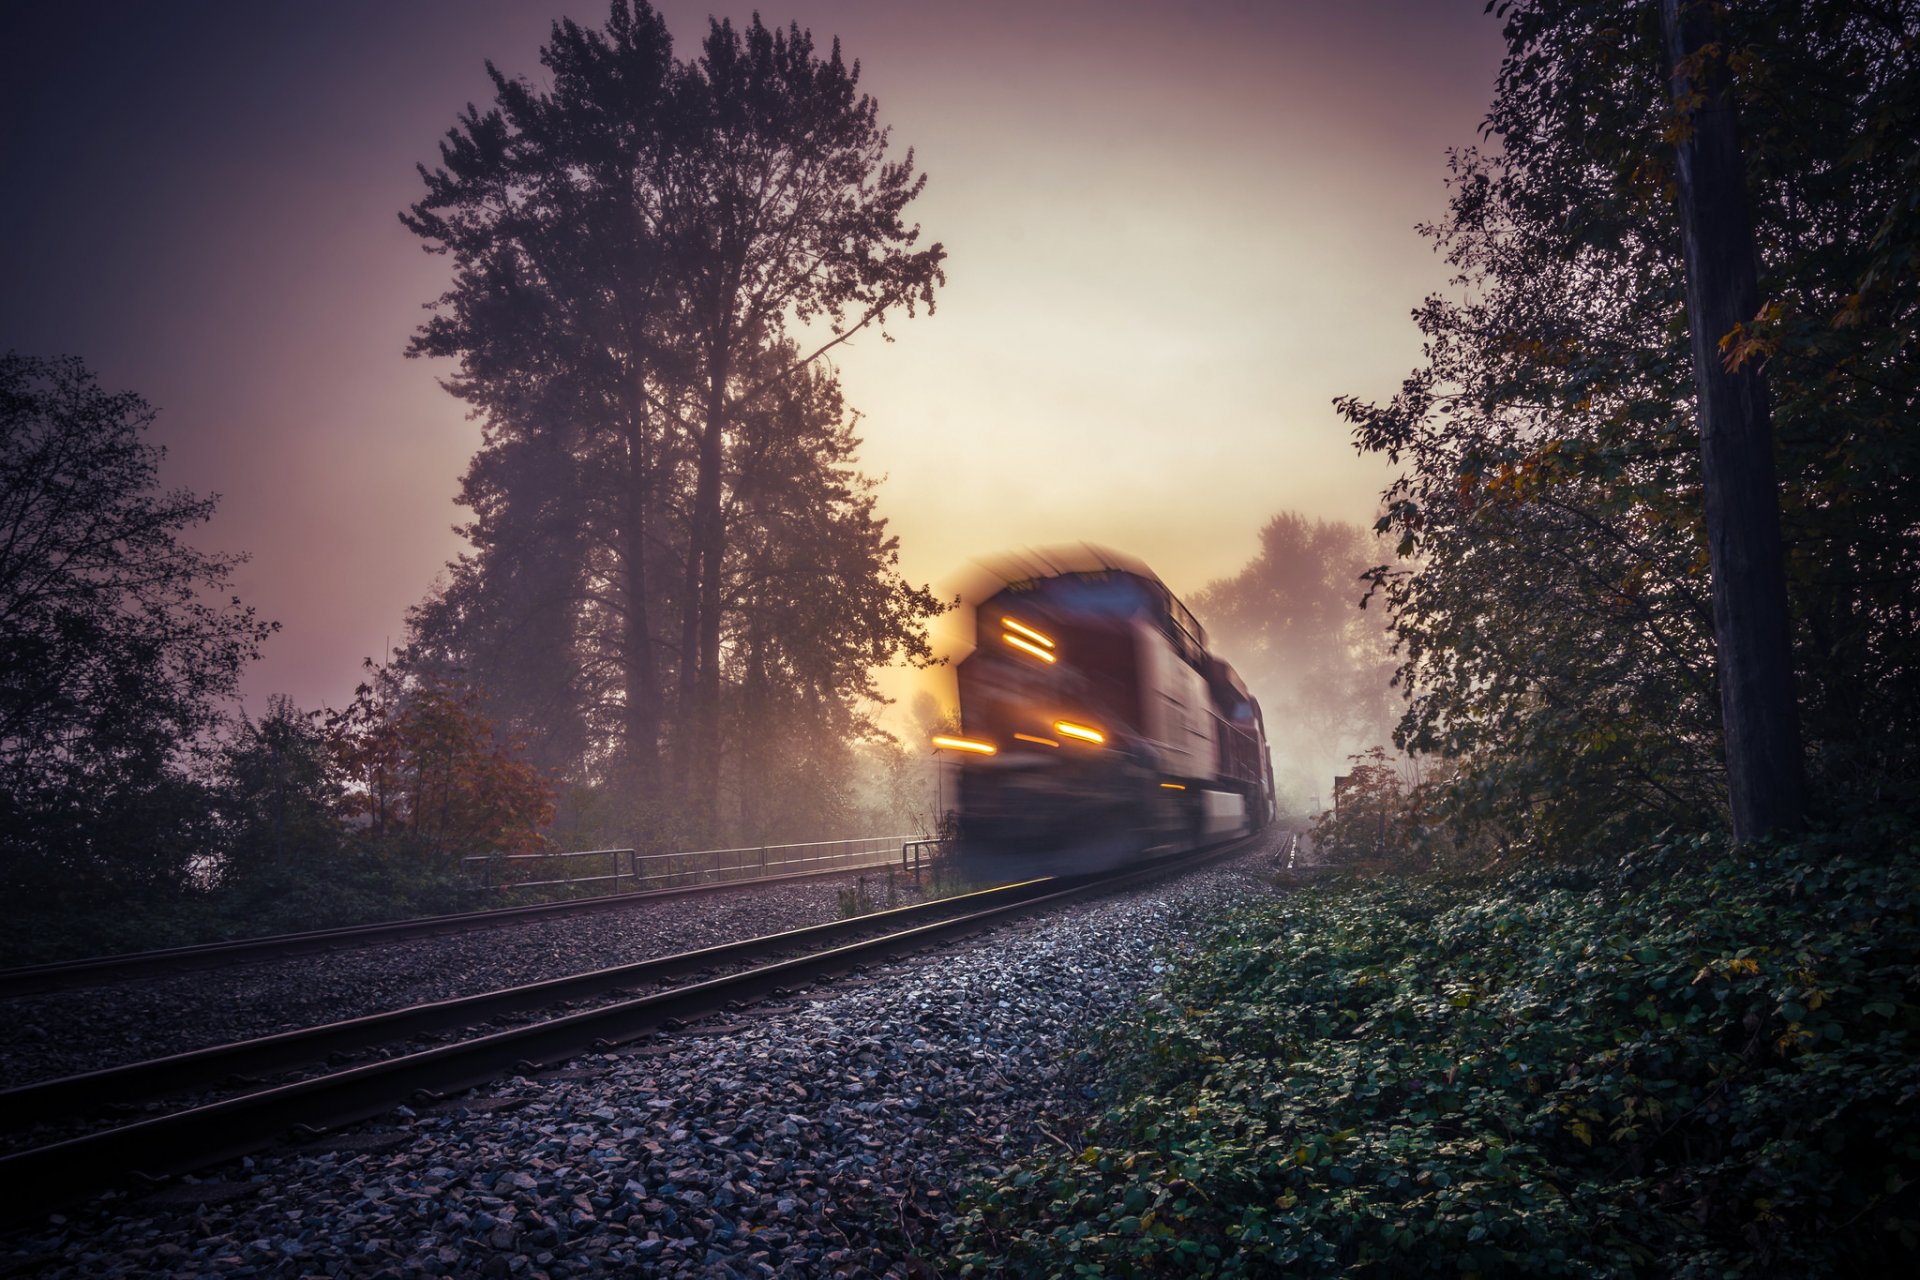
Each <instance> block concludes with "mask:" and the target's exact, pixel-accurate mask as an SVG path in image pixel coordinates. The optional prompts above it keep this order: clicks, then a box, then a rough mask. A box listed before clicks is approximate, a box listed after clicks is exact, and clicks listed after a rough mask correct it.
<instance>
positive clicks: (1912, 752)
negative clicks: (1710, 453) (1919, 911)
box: [1341, 0, 1920, 847]
mask: <svg viewBox="0 0 1920 1280" xmlns="http://www.w3.org/2000/svg"><path fill="white" fill-rule="evenodd" d="M1503 13H1504V16H1505V25H1504V32H1505V36H1506V40H1507V45H1508V56H1507V58H1506V61H1505V62H1504V64H1503V66H1502V70H1501V74H1500V81H1499V87H1498V92H1497V95H1496V97H1495V99H1494V102H1493V106H1492V109H1491V111H1490V113H1489V117H1488V127H1489V131H1490V133H1491V134H1492V135H1493V136H1494V137H1495V138H1496V139H1497V140H1498V142H1499V149H1498V152H1497V154H1493V155H1482V154H1479V153H1476V152H1467V153H1463V154H1461V155H1458V156H1456V157H1455V160H1454V166H1453V181H1452V198H1451V201H1450V207H1449V210H1448V214H1447V217H1446V218H1445V219H1444V220H1442V221H1441V222H1440V223H1439V224H1438V225H1436V226H1435V227H1433V228H1430V229H1429V231H1430V234H1432V235H1433V236H1434V237H1435V239H1436V240H1437V242H1438V244H1439V245H1440V247H1441V248H1442V249H1443V250H1444V251H1445V252H1446V254H1447V255H1448V259H1449V261H1450V262H1451V263H1452V264H1453V265H1454V266H1455V267H1456V268H1457V270H1458V273H1459V283H1460V286H1461V287H1460V288H1458V289H1457V290H1455V291H1452V292H1450V293H1448V294H1445V295H1441V296H1437V297H1434V298H1430V299H1428V300H1427V302H1426V303H1425V304H1424V305H1423V306H1422V308H1421V309H1420V310H1419V311H1418V312H1417V320H1418V323H1419V325H1420V327H1421V329H1422V332H1423V333H1424V334H1425V336H1426V338H1427V340H1428V359H1427V361H1426V363H1425V364H1424V365H1423V366H1422V367H1421V368H1419V369H1417V370H1416V371H1415V373H1414V374H1413V376H1412V377H1411V378H1410V379H1409V380H1408V381H1407V383H1406V384H1405V386H1404V387H1403V389H1402V391H1401V393H1400V394H1399V395H1398V396H1396V397H1395V398H1394V399H1393V400H1392V401H1391V402H1389V403H1387V404H1384V405H1369V404H1363V403H1360V402H1358V401H1354V400H1345V401H1342V402H1341V407H1342V409H1343V410H1344V412H1345V413H1346V414H1347V415H1348V416H1349V418H1350V419H1351V420H1352V421H1353V423H1354V425H1355V436H1356V440H1357V442H1358V443H1359V444H1360V445H1361V447H1362V448H1364V449H1368V450H1373V451H1377V452H1380V453H1383V454H1385V455H1386V456H1387V457H1388V459H1389V460H1390V461H1392V462H1394V463H1396V464H1398V465H1399V466H1400V467H1401V469H1402V474H1401V477H1400V478H1399V480H1398V481H1397V482H1396V483H1395V484H1394V486H1393V487H1392V488H1391V489H1390V490H1389V492H1388V493H1387V495H1386V514H1385V518H1384V520H1383V521H1382V526H1383V528H1385V529H1388V530H1390V531H1392V532H1393V533H1394V534H1396V535H1397V536H1398V538H1399V542H1400V546H1401V549H1402V551H1403V552H1404V553H1405V554H1407V555H1409V556H1411V557H1413V567H1412V568H1411V569H1409V570H1406V571H1400V570H1388V569H1384V568H1383V569H1382V570H1380V571H1379V572H1378V574H1377V575H1376V578H1377V582H1378V584H1379V586H1380V588H1381V589H1382V590H1383V592H1384V594H1385V599H1386V602H1387V604H1388V606H1389V609H1390V611H1391V613H1392V616H1393V618H1394V623H1395V628H1396V631H1397V633H1398V636H1399V639H1400V641H1401V643H1402V656H1403V672H1402V674H1403V679H1404V681H1405V682H1406V683H1407V684H1408V686H1409V689H1410V692H1411V694H1412V701H1411V703H1410V705H1409V714H1408V716H1407V718H1406V719H1405V720H1404V721H1403V724H1402V726H1401V730H1400V736H1401V738H1402V740H1403V741H1404V742H1405V743H1406V744H1407V745H1409V746H1411V747H1414V748H1417V749H1420V750H1426V751H1436V752H1441V753H1444V754H1448V755H1451V756H1454V757H1456V758H1458V759H1459V760H1460V761H1461V764H1462V767H1461V769H1460V770H1459V771H1458V772H1457V773H1455V774H1454V775H1453V776H1454V777H1455V779H1456V782H1455V784H1454V786H1453V794H1454V797H1455V799H1456V801H1457V802H1458V803H1459V805H1460V806H1461V811H1462V812H1464V813H1469V814H1471V815H1474V816H1478V817H1482V818H1488V819H1494V820H1499V821H1502V822H1508V823H1512V824H1515V825H1524V826H1526V827H1527V828H1528V829H1529V830H1530V831H1534V832H1540V833H1544V834H1545V835H1546V837H1547V839H1548V840H1549V842H1558V843H1560V844H1562V845H1563V846H1566V847H1578V846H1582V845H1589V844H1593V843H1597V842H1603V841H1607V840H1608V839H1609V837H1612V836H1625V835H1629V834H1631V833H1633V832H1638V831H1644V830H1647V829H1649V828H1651V827H1653V826H1657V825H1666V824H1679V825H1682V826H1697V825H1699V824H1701V823H1703V822H1707V821H1711V820H1713V817H1714V815H1715V814H1716V813H1723V812H1725V805H1726V782H1727V779H1726V775H1725V771H1724V764H1723V760H1724V743H1723V738H1722V734H1721V726H1720V700H1721V695H1720V689H1719V684H1718V679H1717V675H1716V670H1715V661H1714V635H1715V631H1714V621H1713V606H1712V601H1711V593H1710V586H1709V552H1708V540H1707V532H1706V529H1705V526H1704V521H1703V507H1704V504H1703V501H1702V483H1703V476H1702V470H1701V461H1700V452H1699V447H1700V432H1699V425H1698V422H1697V419H1696V416H1695V412H1694V408H1695V393H1694V386H1693V379H1692V376H1691V375H1692V371H1693V360H1692V353H1691V349H1690V342H1689V325H1688V317H1689V311H1688V309H1687V307H1686V305H1685V300H1686V283H1687V282H1686V276H1685V270H1684V257H1683V253H1682V246H1681V240H1680V231H1679V222H1678V217H1677V213H1676V209H1675V201H1674V184H1675V181H1676V167H1677V155H1676V150H1675V147H1674V145H1673V144H1674V141H1675V139H1676V137H1678V136H1680V133H1681V132H1682V131H1677V130H1676V119H1675V109H1674V100H1673V97H1672V81H1671V76H1672V72H1673V69H1674V67H1673V62H1672V60H1671V59H1670V57H1669V53H1668V49H1667V45H1666V41H1665V38H1664V32H1663V30H1662V23H1661V14H1660V10H1659V8H1658V6H1648V5H1637V4H1632V3H1628V2H1627V0H1529V2H1525V3H1515V4H1512V5H1509V6H1506V7H1505V8H1504V9H1503ZM1721 13H1722V20H1723V21H1724V23H1725V24H1726V28H1725V31H1724V34H1723V39H1722V40H1721V41H1720V42H1718V43H1719V44H1720V45H1721V46H1722V47H1723V51H1724V53H1725V67H1726V69H1727V70H1728V71H1729V73H1730V78H1729V81H1728V86H1727V87H1728V92H1729V93H1730V94H1731V95H1732V100H1733V101H1734V102H1735V104H1736V105H1737V107H1738V110H1739V113H1740V118H1741V124H1742V131H1743V135H1744V139H1745V145H1744V178H1743V180H1744V183H1745V185H1746V192H1747V196H1748V199H1749V201H1750V208H1751V210H1752V213H1753V218H1754V225H1755V233H1756V234H1755V240H1756V246H1757V257H1758V286H1759V289H1758V294H1757V301H1756V303H1755V305H1754V307H1753V309H1752V310H1751V311H1749V312H1748V313H1747V314H1746V315H1745V316H1740V317H1736V319H1738V321H1739V327H1738V329H1737V330H1735V331H1733V332H1731V333H1730V334H1729V335H1727V336H1728V342H1727V345H1726V348H1725V351H1724V352H1722V353H1721V355H1722V356H1723V357H1724V358H1727V359H1729V360H1731V362H1732V363H1734V364H1736V365H1740V366H1757V365H1758V363H1759V362H1764V364H1765V371H1766V375H1767V379H1768V382H1769V384H1770V386H1769V390H1770V392H1771V400H1772V408H1773V420H1774V424H1775V429H1776V445H1777V449H1778V454H1777V459H1778V471H1779V482H1780V493H1781V504H1782V521H1783V535H1784V540H1785V565H1784V570H1785V575H1786V581H1787V590H1788V600H1789V603H1790V607H1791V615H1792V637H1793V645H1794V652H1795V659H1796V677H1797V679H1796V687H1797V694H1798V700H1799V712H1800V716H1801V722H1802V725H1803V727H1804V730H1805V734H1806V742H1807V745H1808V747H1809V749H1810V755H1809V761H1810V764H1811V766H1812V770H1813V779H1814V781H1815V783H1816V784H1817V786H1818V788H1819V790H1820V792H1821V793H1823V794H1825V795H1826V796H1828V797H1830V798H1834V797H1846V796H1849V795H1852V796H1863V797H1864V796H1875V797H1882V798H1884V796H1885V795H1886V794H1887V793H1888V792H1889V791H1890V790H1896V791H1897V790H1902V789H1905V788H1908V787H1910V785H1911V784H1910V783H1908V782H1907V781H1906V779H1910V778H1911V777H1913V776H1914V770H1915V768H1917V767H1920V755H1917V754H1916V749H1915V746H1914V744H1915V743H1916V742H1920V737H1916V734H1920V669H1917V668H1916V667H1915V665H1914V664H1913V663H1911V662H1910V661H1909V660H1908V659H1907V658H1906V657H1905V656H1903V655H1906V654H1910V653H1912V652H1913V651H1914V648H1915V646H1916V645H1917V644H1920V582H1916V579H1915V576H1914V575H1913V574H1912V573H1911V571H1910V566H1911V564H1912V563H1914V562H1915V561H1916V559H1917V558H1920V530H1917V529H1916V527H1915V526H1914V524H1913V522H1912V521H1911V519H1910V518H1908V517H1907V516H1906V515H1905V514H1903V513H1904V512H1907V511H1909V510H1911V509H1912V504H1913V503H1914V502H1915V501H1920V435H1916V433H1914V432H1913V431H1912V430H1911V429H1910V424H1911V421H1912V415H1913V413H1914V409H1915V406H1916V404H1917V403H1920V347H1916V344H1915V342H1914V339H1913V333H1914V327H1913V324H1912V317H1913V316H1914V314H1915V310H1916V291H1915V279H1914V275H1913V273H1912V272H1911V271H1910V270H1906V271H1903V270H1901V269H1900V268H1899V267H1898V266H1896V263H1898V262H1900V261H1901V260H1900V259H1899V258H1898V257H1897V256H1896V255H1892V254H1888V253H1887V252H1886V246H1887V245H1889V244H1890V243H1894V242H1897V238H1898V237H1899V236H1900V235H1901V232H1900V230H1899V228H1901V227H1902V226H1904V225H1906V224H1905V223H1904V222H1903V221H1902V220H1901V218H1900V216H1899V214H1898V211H1899V210H1900V209H1902V208H1904V207H1906V205H1907V203H1908V202H1909V201H1910V200H1911V196H1912V191H1913V188H1914V184H1913V178H1912V175H1913V173H1914V172H1915V168H1914V152H1915V149H1916V145H1920V144H1916V141H1915V135H1914V134H1913V132H1912V130H1911V127H1910V121H1911V118H1912V103H1913V101H1914V94H1915V90H1914V86H1915V82H1916V78H1917V76H1920V67H1917V66H1916V63H1917V62H1920V13H1917V12H1916V11H1915V9H1914V8H1913V6H1911V5H1897V6H1871V5H1858V4H1853V3H1848V2H1847V0H1811V2H1809V3H1792V4H1789V3H1786V2H1785V0H1767V2H1764V3H1754V4H1749V5H1736V6H1727V7H1725V9H1724V10H1722V11H1721ZM1902 121H1907V122H1909V123H1908V124H1904V125H1903V124H1902V123H1901V122H1902ZM1876 229H1878V230H1879V231H1881V232H1884V233H1885V237H1886V238H1884V239H1878V240H1877V239H1876ZM1868 282H1871V283H1868ZM1712 336H1715V337H1717V336H1718V335H1712Z"/></svg>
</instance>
